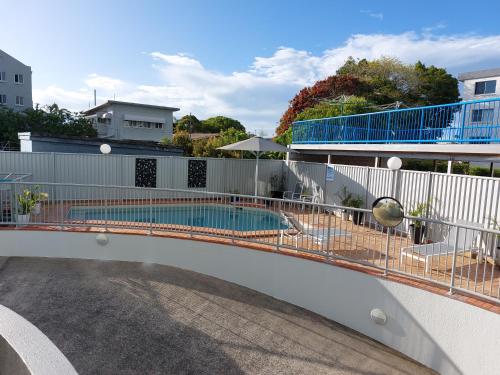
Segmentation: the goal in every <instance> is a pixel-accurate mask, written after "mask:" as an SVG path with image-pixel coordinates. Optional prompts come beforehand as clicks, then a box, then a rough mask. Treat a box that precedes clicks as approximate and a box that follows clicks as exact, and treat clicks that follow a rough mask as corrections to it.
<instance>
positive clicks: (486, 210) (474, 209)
mask: <svg viewBox="0 0 500 375" xmlns="http://www.w3.org/2000/svg"><path fill="white" fill-rule="evenodd" d="M327 167H328V166H327V165H326V164H320V163H307V162H294V161H290V162H289V177H288V188H289V189H293V186H294V184H295V182H296V181H298V180H300V181H302V182H304V184H305V186H306V187H307V188H308V189H309V190H310V191H313V192H314V191H315V190H316V189H317V191H319V194H320V196H321V199H322V201H323V202H325V203H328V204H340V198H339V192H340V190H341V189H342V187H344V186H345V187H346V188H347V189H348V191H349V192H352V193H354V194H357V195H359V196H361V197H362V199H363V200H364V204H365V206H364V207H365V208H370V207H371V204H372V203H373V201H374V200H375V199H377V198H379V197H381V196H393V197H395V198H396V199H398V200H399V201H400V202H401V204H402V205H403V207H405V210H406V211H407V212H408V211H409V210H410V209H412V208H413V207H415V206H416V205H417V204H418V203H425V202H429V203H430V205H429V206H430V207H429V209H428V212H427V215H428V217H429V218H431V219H440V220H445V221H451V222H454V221H457V220H466V221H469V222H475V223H479V224H483V225H485V226H487V225H491V224H492V222H493V220H496V221H497V222H500V179H498V178H491V177H477V176H464V175H453V174H443V173H433V172H419V171H407V170H400V171H397V172H393V171H391V170H389V169H385V168H372V167H362V166H352V165H335V164H331V165H330V166H329V167H331V168H333V170H334V174H333V181H326V172H327V171H326V169H327Z"/></svg>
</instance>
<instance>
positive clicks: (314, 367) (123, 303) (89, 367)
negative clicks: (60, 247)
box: [0, 257, 434, 374]
mask: <svg viewBox="0 0 500 375" xmlns="http://www.w3.org/2000/svg"><path fill="white" fill-rule="evenodd" d="M0 304H3V305H5V306H7V307H9V308H11V309H13V310H14V311H16V312H17V313H19V314H21V315H22V316H23V317H25V318H26V319H28V320H29V321H30V322H31V323H33V324H34V325H35V326H37V327H38V328H39V329H40V330H41V331H42V332H44V333H45V334H46V335H47V336H48V337H49V338H50V339H51V340H52V341H53V342H54V343H55V345H56V346H57V347H58V348H59V349H60V350H61V351H62V352H63V353H64V354H65V355H66V357H67V358H68V359H69V360H70V362H71V363H72V364H73V366H74V367H75V368H76V370H77V371H78V372H79V373H80V374H434V372H432V371H431V370H429V369H427V368H425V367H423V366H421V365H419V364H417V363H415V362H413V361H411V360H410V359H408V358H406V357H404V356H402V355H400V354H399V353H397V352H395V351H394V350H392V349H389V348H387V347H386V346H384V345H382V344H380V343H378V342H375V341H373V340H371V339H369V338H367V337H365V336H363V335H360V334H358V333H356V332H354V331H352V330H350V329H348V328H346V327H344V326H342V325H340V324H337V323H335V322H332V321H330V320H328V319H325V318H323V317H321V316H319V315H316V314H314V313H312V312H309V311H307V310H304V309H301V308H299V307H296V306H293V305H291V304H288V303H285V302H282V301H279V300H276V299H274V298H271V297H269V296H266V295H263V294H261V293H258V292H255V291H252V290H250V289H247V288H243V287H240V286H238V285H235V284H232V283H228V282H225V281H222V280H219V279H216V278H213V277H209V276H204V275H201V274H198V273H194V272H190V271H185V270H181V269H178V268H173V267H168V266H160V265H148V264H142V263H128V262H104V261H92V260H68V259H48V258H18V257H11V258H0Z"/></svg>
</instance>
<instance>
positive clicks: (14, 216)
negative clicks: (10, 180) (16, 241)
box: [10, 184, 18, 228]
mask: <svg viewBox="0 0 500 375" xmlns="http://www.w3.org/2000/svg"><path fill="white" fill-rule="evenodd" d="M17 211H18V207H17V185H16V184H12V188H11V200H10V221H11V222H12V223H13V224H16V228H17Z"/></svg>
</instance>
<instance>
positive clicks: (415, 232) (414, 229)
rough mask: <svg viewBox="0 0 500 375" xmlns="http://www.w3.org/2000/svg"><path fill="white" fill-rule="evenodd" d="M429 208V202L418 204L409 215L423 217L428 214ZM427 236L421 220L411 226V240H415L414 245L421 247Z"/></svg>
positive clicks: (415, 221)
mask: <svg viewBox="0 0 500 375" xmlns="http://www.w3.org/2000/svg"><path fill="white" fill-rule="evenodd" d="M428 208H429V203H428V202H421V203H418V204H417V205H416V206H415V207H414V208H413V209H411V210H410V211H409V212H408V215H410V216H415V217H422V216H424V215H425V214H426V213H427V209H428ZM424 235H425V225H424V224H423V222H422V221H421V220H414V221H413V223H412V224H410V238H412V239H413V243H414V244H415V245H419V244H421V243H422V240H423V238H424Z"/></svg>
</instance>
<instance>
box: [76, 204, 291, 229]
mask: <svg viewBox="0 0 500 375" xmlns="http://www.w3.org/2000/svg"><path fill="white" fill-rule="evenodd" d="M151 217H152V219H153V223H158V224H178V225H193V226H195V227H206V228H217V229H231V230H233V229H234V230H237V231H254V230H273V229H287V228H289V225H288V223H287V221H286V219H284V218H283V217H281V216H280V215H278V214H276V213H274V212H270V211H267V210H262V209H257V208H242V207H235V206H221V205H177V204H175V205H158V206H153V208H152V209H151V208H150V207H149V206H133V207H130V206H116V207H113V206H111V207H108V208H107V210H106V209H105V208H104V207H101V206H95V207H72V208H71V209H70V211H69V213H68V218H69V219H75V220H109V221H132V222H139V223H149V222H150V221H151Z"/></svg>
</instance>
